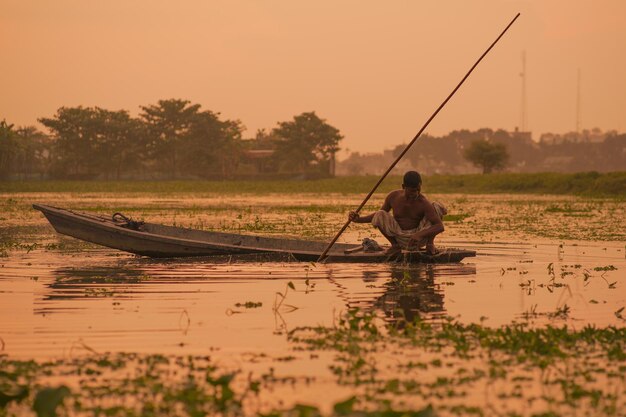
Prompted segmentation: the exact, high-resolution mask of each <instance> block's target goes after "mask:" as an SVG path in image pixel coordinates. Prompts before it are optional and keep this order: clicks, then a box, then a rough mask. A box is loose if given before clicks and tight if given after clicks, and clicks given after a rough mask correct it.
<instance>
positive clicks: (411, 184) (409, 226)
mask: <svg viewBox="0 0 626 417" xmlns="http://www.w3.org/2000/svg"><path fill="white" fill-rule="evenodd" d="M421 191H422V177H421V176H420V174H419V173H417V172H416V171H409V172H407V173H406V174H404V179H403V181H402V189H401V190H395V191H392V192H390V193H389V194H388V195H387V197H386V198H385V202H384V203H383V205H382V207H381V208H380V210H379V211H377V212H375V213H372V214H370V215H368V216H360V215H359V214H357V213H356V212H354V211H352V212H350V213H349V215H348V216H349V218H350V220H351V221H353V222H355V223H372V225H373V226H374V227H376V228H378V229H379V230H380V232H381V233H382V234H383V235H384V236H385V237H386V238H387V240H389V242H391V249H390V252H392V253H393V252H398V251H399V250H400V249H407V248H410V249H420V248H423V247H426V251H427V252H428V253H429V254H431V255H434V254H435V253H437V249H436V248H435V236H437V235H438V234H439V233H441V232H443V230H444V227H443V222H442V221H441V219H442V217H443V216H444V215H445V214H446V213H447V210H446V208H445V207H444V206H443V205H441V204H439V203H437V202H434V203H431V202H430V201H428V199H427V198H426V197H425V196H424V195H423V194H422V193H421ZM390 210H393V216H392V215H391V214H390V213H389V211H390Z"/></svg>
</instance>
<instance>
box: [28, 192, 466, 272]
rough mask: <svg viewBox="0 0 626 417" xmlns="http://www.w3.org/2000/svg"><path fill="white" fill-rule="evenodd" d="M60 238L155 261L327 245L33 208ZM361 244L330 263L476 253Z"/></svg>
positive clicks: (299, 254) (444, 258) (452, 258)
mask: <svg viewBox="0 0 626 417" xmlns="http://www.w3.org/2000/svg"><path fill="white" fill-rule="evenodd" d="M33 208H34V209H36V210H39V211H41V212H42V213H43V214H44V215H45V216H46V218H47V219H48V221H49V222H50V224H52V226H53V227H54V229H55V230H56V231H57V232H58V233H61V234H64V235H68V236H72V237H75V238H77V239H81V240H85V241H87V242H92V243H96V244H98V245H102V246H107V247H110V248H114V249H119V250H122V251H126V252H131V253H134V254H137V255H143V256H149V257H154V258H174V257H189V256H217V255H248V254H264V255H277V256H283V257H284V255H288V257H289V258H290V259H293V260H298V261H317V259H318V257H319V256H320V254H321V253H322V252H323V251H324V249H325V248H326V245H327V242H319V241H308V240H297V239H282V238H275V237H265V236H254V235H241V234H236V233H222V232H210V231H204V230H195V229H186V228H181V227H174V226H165V225H161V224H154V223H147V222H145V223H144V222H137V221H133V220H131V219H129V218H127V217H125V216H123V215H122V214H120V213H116V214H114V215H113V216H111V217H109V216H98V215H93V214H87V213H79V212H74V211H72V210H67V209H62V208H58V207H52V206H48V205H43V204H33ZM360 247H361V245H358V244H346V243H337V244H335V245H334V246H333V248H332V249H331V251H330V252H329V254H328V257H327V258H326V260H325V262H364V263H378V262H389V261H396V262H398V261H402V262H410V263H422V262H428V263H443V262H459V261H461V260H462V259H463V258H466V257H471V256H476V252H475V251H469V250H460V249H446V250H442V251H440V252H439V253H437V254H436V255H428V254H427V253H426V252H419V251H415V252H406V251H403V252H402V253H400V254H398V255H396V256H394V257H389V256H388V255H387V254H386V253H385V252H384V251H377V252H366V251H364V250H359V248H360Z"/></svg>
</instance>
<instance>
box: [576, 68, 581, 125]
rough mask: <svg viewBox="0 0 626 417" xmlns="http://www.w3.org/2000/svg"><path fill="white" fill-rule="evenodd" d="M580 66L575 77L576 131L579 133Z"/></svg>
mask: <svg viewBox="0 0 626 417" xmlns="http://www.w3.org/2000/svg"><path fill="white" fill-rule="evenodd" d="M580 100H581V98H580V68H578V77H577V79H576V133H580V125H581V124H582V123H581V113H580Z"/></svg>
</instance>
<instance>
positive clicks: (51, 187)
mask: <svg viewBox="0 0 626 417" xmlns="http://www.w3.org/2000/svg"><path fill="white" fill-rule="evenodd" d="M377 180H378V177H376V176H352V177H336V178H329V179H318V180H292V181H287V180H276V181H275V180H271V181H270V180H260V181H194V180H187V181H3V182H0V193H25V192H73V193H98V192H116V193H157V194H177V193H218V194H238V193H253V194H268V193H345V194H353V193H357V194H364V195H365V193H367V192H368V191H369V190H371V188H372V187H373V186H374V184H375V183H376V181H377ZM401 183H402V177H401V176H390V177H388V178H386V179H385V181H384V182H383V183H382V184H381V186H380V187H379V188H378V192H381V193H385V192H389V191H391V190H393V189H396V188H398V187H399V186H400V184H401ZM424 189H425V191H427V193H537V194H577V195H588V196H599V197H600V196H603V197H618V198H623V197H626V172H610V173H602V174H601V173H597V172H587V173H576V174H558V173H536V174H506V173H499V174H488V175H480V174H475V175H432V176H425V177H424Z"/></svg>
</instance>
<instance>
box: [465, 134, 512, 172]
mask: <svg viewBox="0 0 626 417" xmlns="http://www.w3.org/2000/svg"><path fill="white" fill-rule="evenodd" d="M463 156H465V159H467V160H468V161H470V162H471V163H472V164H474V165H475V166H477V167H480V168H482V169H483V174H489V173H491V172H492V171H494V170H500V169H502V168H504V164H505V162H506V161H507V159H508V158H509V154H508V153H507V151H506V145H504V144H503V143H491V142H489V141H487V140H484V139H478V140H474V141H472V142H471V143H470V145H469V146H468V147H467V149H465V151H464V152H463Z"/></svg>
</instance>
